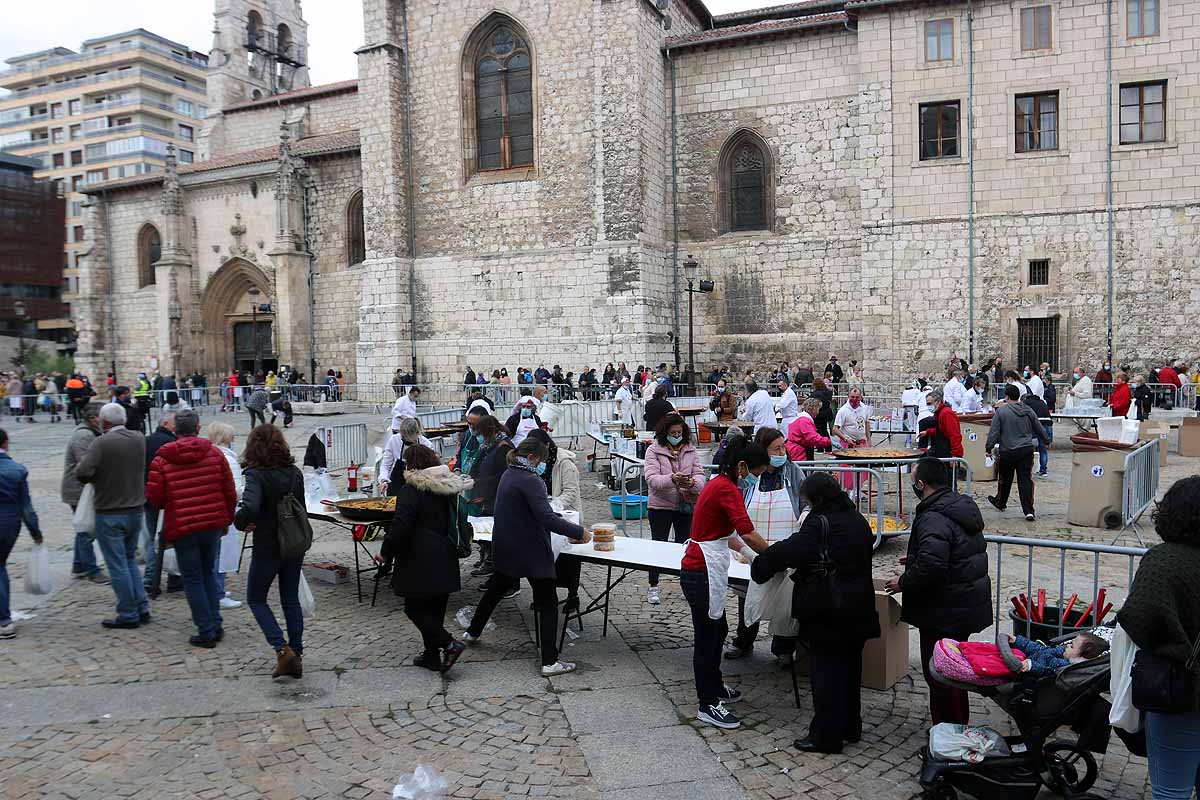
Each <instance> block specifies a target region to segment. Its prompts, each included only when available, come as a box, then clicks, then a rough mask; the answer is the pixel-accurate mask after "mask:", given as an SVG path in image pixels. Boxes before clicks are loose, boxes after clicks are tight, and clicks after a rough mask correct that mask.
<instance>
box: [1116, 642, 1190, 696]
mask: <svg viewBox="0 0 1200 800" xmlns="http://www.w3.org/2000/svg"><path fill="white" fill-rule="evenodd" d="M1197 663H1200V637H1197V639H1196V641H1195V643H1194V644H1193V645H1192V652H1191V653H1190V654H1189V655H1188V659H1187V661H1186V662H1184V663H1183V664H1180V663H1179V662H1178V661H1175V660H1174V659H1170V658H1165V657H1164V656H1160V655H1155V654H1154V653H1151V652H1150V651H1148V650H1138V652H1137V655H1136V656H1134V657H1133V670H1132V672H1131V673H1130V677H1131V679H1132V684H1133V707H1134V708H1137V709H1140V710H1141V711H1157V712H1160V713H1164V714H1177V713H1181V712H1186V711H1195V710H1196V665H1197Z"/></svg>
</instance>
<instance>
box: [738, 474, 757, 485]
mask: <svg viewBox="0 0 1200 800" xmlns="http://www.w3.org/2000/svg"><path fill="white" fill-rule="evenodd" d="M738 485H739V486H741V487H742V488H743V489H753V488H755V487H757V486H758V476H757V475H755V474H753V473H750V474H748V475H746V477H744V478H742V479H741V480H740V481H738Z"/></svg>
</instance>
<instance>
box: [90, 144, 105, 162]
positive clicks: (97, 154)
mask: <svg viewBox="0 0 1200 800" xmlns="http://www.w3.org/2000/svg"><path fill="white" fill-rule="evenodd" d="M106 155H108V145H107V144H89V145H88V146H87V157H88V158H89V159H97V158H104V157H105V156H106Z"/></svg>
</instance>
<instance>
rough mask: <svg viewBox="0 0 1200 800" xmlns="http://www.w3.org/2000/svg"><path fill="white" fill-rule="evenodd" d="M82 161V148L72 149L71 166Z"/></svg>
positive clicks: (77, 164)
mask: <svg viewBox="0 0 1200 800" xmlns="http://www.w3.org/2000/svg"><path fill="white" fill-rule="evenodd" d="M82 163H83V151H82V150H72V151H71V166H72V167H78V166H79V165H80V164H82Z"/></svg>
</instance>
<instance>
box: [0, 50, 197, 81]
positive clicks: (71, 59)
mask: <svg viewBox="0 0 1200 800" xmlns="http://www.w3.org/2000/svg"><path fill="white" fill-rule="evenodd" d="M130 50H141V51H143V52H147V53H154V54H155V55H159V56H162V57H163V58H169V59H171V60H172V61H174V62H176V63H179V64H182V65H184V66H186V67H191V68H192V69H197V70H207V69H208V58H207V57H204V56H180V55H179V54H177V53H174V52H172V51H171V50H167V49H166V48H163V47H158V46H156V45H152V44H149V43H146V42H130V43H129V44H118V45H115V46H111V47H106V48H105V49H104V50H102V51H100V52H98V53H97V52H95V51H92V52H89V53H72V54H71V55H68V56H56V57H55V58H48V59H46V60H44V61H35V62H32V63H29V64H20V65H18V66H16V67H13V68H11V69H8V70H5V71H3V72H0V85H2V84H3V83H4V82H5V81H9V80H12V79H14V78H25V77H26V76H31V75H34V74H36V73H38V72H41V71H43V70H49V69H51V68H52V67H58V66H64V65H67V64H71V65H78V64H79V63H80V62H83V61H93V60H95V61H106V60H110V59H111V58H112V56H113V54H114V53H123V52H128V51H130ZM60 85H65V84H60Z"/></svg>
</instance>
